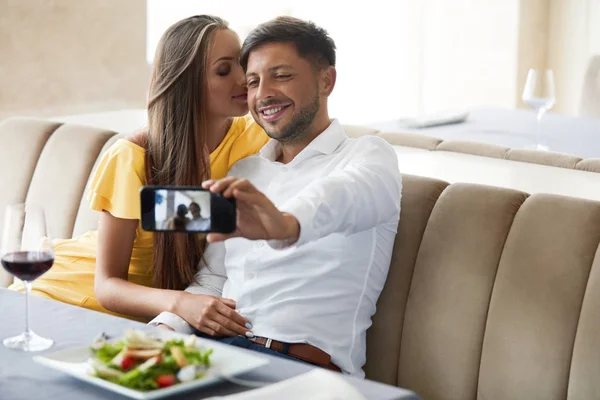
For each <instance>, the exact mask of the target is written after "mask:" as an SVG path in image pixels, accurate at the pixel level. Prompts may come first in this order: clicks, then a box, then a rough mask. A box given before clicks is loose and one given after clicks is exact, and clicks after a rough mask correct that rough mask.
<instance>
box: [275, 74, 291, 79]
mask: <svg viewBox="0 0 600 400" xmlns="http://www.w3.org/2000/svg"><path fill="white" fill-rule="evenodd" d="M289 77H291V75H277V79H288V78H289Z"/></svg>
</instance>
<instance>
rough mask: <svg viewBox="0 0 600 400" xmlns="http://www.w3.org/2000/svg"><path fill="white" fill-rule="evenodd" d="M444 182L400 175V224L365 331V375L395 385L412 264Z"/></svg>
mask: <svg viewBox="0 0 600 400" xmlns="http://www.w3.org/2000/svg"><path fill="white" fill-rule="evenodd" d="M446 186H448V184H447V183H446V182H442V181H438V180H434V179H428V178H421V177H415V176H411V175H403V176H402V201H401V207H400V208H401V209H400V223H399V225H398V234H397V235H396V241H395V243H394V253H393V255H392V261H391V264H390V271H389V273H388V277H387V281H386V284H385V286H384V288H383V291H382V293H381V296H380V297H379V301H378V302H377V313H376V314H375V315H374V317H373V325H372V326H371V328H369V330H368V331H367V363H366V365H365V368H364V370H365V373H366V376H367V378H369V379H374V380H377V381H379V382H384V383H387V384H390V385H397V384H398V360H399V352H400V340H401V336H402V324H403V321H404V310H405V307H406V299H407V298H408V290H409V288H410V281H411V279H412V274H413V267H414V265H415V259H416V258H417V252H418V250H419V246H420V244H421V239H422V237H423V232H424V231H425V226H426V225H427V221H428V220H429V216H430V214H431V210H432V209H433V207H434V205H435V203H436V201H437V199H438V198H439V196H440V194H441V193H442V192H443V190H444V189H445V188H446Z"/></svg>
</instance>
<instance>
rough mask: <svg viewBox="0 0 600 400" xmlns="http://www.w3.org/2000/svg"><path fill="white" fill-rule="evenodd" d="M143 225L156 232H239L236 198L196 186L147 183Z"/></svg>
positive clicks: (143, 207) (142, 197) (142, 193)
mask: <svg viewBox="0 0 600 400" xmlns="http://www.w3.org/2000/svg"><path fill="white" fill-rule="evenodd" d="M140 198H141V202H142V216H141V218H142V228H143V229H144V230H146V231H152V232H189V233H200V232H218V233H232V232H233V231H235V220H236V212H235V199H233V198H231V199H226V198H225V197H223V196H221V195H220V194H215V193H211V192H209V191H208V190H205V189H202V188H201V187H195V186H144V187H142V189H141V190H140Z"/></svg>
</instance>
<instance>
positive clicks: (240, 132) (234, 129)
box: [229, 114, 269, 148]
mask: <svg viewBox="0 0 600 400" xmlns="http://www.w3.org/2000/svg"><path fill="white" fill-rule="evenodd" d="M229 133H230V134H232V135H233V136H234V137H235V138H236V139H237V140H236V141H238V140H240V141H241V142H242V143H240V144H241V145H247V144H251V145H253V147H256V146H258V147H259V148H260V147H262V146H263V145H264V144H265V143H267V141H269V137H268V136H267V134H266V133H265V130H264V129H263V128H262V127H261V126H260V125H258V124H257V123H256V121H255V120H254V118H252V115H250V114H247V115H245V116H243V117H238V118H235V119H234V122H233V124H232V125H231V129H230V132H229Z"/></svg>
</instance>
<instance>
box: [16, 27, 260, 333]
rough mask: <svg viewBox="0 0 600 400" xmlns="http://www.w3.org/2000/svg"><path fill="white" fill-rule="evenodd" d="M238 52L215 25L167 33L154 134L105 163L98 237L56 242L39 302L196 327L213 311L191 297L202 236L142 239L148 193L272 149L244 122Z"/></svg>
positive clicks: (196, 180) (132, 140)
mask: <svg viewBox="0 0 600 400" xmlns="http://www.w3.org/2000/svg"><path fill="white" fill-rule="evenodd" d="M239 52H240V41H239V38H238V37H237V35H236V34H235V33H234V32H233V31H231V30H229V29H228V26H227V23H226V22H225V21H223V20H221V19H219V18H216V17H211V16H204V15H203V16H194V17H190V18H187V19H185V20H182V21H180V22H178V23H176V24H174V25H173V26H171V27H170V28H169V29H168V30H167V31H166V32H165V33H164V35H163V37H162V38H161V41H160V43H159V45H158V48H157V51H156V57H155V60H154V69H153V72H152V79H151V83H150V92H149V101H148V130H147V131H145V132H144V131H143V132H139V133H137V134H134V135H132V136H130V137H128V138H126V139H120V140H118V141H117V142H116V143H115V144H114V145H113V146H112V147H111V148H110V149H109V150H108V151H107V152H106V153H105V154H104V155H103V157H102V159H101V161H100V163H99V166H98V168H97V170H96V172H95V175H94V177H93V180H92V184H91V189H90V193H89V201H90V206H91V208H92V209H94V210H98V211H101V213H100V214H101V215H100V221H99V229H98V231H94V232H88V233H87V234H84V235H83V236H81V237H79V238H76V239H70V240H58V241H56V243H55V263H54V266H53V268H52V269H51V270H50V271H49V272H48V273H46V274H45V275H43V276H42V277H40V278H38V279H37V280H36V281H35V283H34V285H33V292H34V293H35V294H38V295H41V296H45V297H49V298H53V299H56V300H60V301H63V302H66V303H70V304H74V305H78V306H81V307H85V308H89V309H92V310H96V311H101V312H109V313H112V314H117V315H123V316H129V317H135V318H137V319H142V320H147V319H148V318H150V317H153V316H155V315H157V314H158V313H160V312H161V311H165V310H169V311H176V312H177V313H178V314H179V315H181V316H183V317H184V318H187V319H188V320H192V319H194V318H196V319H197V314H198V313H201V312H202V310H203V304H209V303H210V304H214V302H215V299H214V298H211V296H201V295H191V294H189V293H186V292H183V291H182V289H184V288H185V287H186V286H187V285H188V284H190V283H191V282H192V280H193V278H194V274H195V273H196V272H197V267H198V263H199V261H200V260H201V259H202V255H203V252H204V246H205V242H204V240H203V238H201V237H200V236H197V235H181V234H172V233H154V234H153V233H151V232H146V231H143V230H142V229H141V226H140V221H139V218H140V199H139V190H140V188H141V187H142V186H143V185H146V184H154V185H182V186H185V185H194V186H199V185H200V184H201V182H202V181H204V180H206V179H208V178H210V177H212V178H222V177H224V176H225V175H226V174H227V171H228V170H229V167H230V166H231V165H232V164H233V163H235V162H236V161H238V160H239V159H241V158H244V157H247V156H249V155H252V154H254V153H256V152H258V150H259V149H260V148H261V147H262V146H263V145H264V143H266V141H267V140H268V138H267V136H266V135H265V133H264V131H263V130H262V129H261V128H260V127H259V126H258V125H256V124H255V123H254V122H253V121H252V119H251V118H249V117H243V116H244V115H246V114H247V113H248V106H247V103H246V87H245V76H244V72H243V71H242V68H241V67H240V65H239V63H238V56H239ZM234 117H238V118H234ZM11 288H12V289H15V290H23V285H22V283H21V282H18V283H15V284H14V285H12V286H11ZM190 296H196V297H194V298H190ZM222 301H223V302H225V303H226V304H227V305H228V306H229V307H230V308H233V309H235V303H233V302H232V301H230V302H227V299H223V300H222ZM180 313H181V314H180ZM240 318H241V317H239V318H238V321H239V323H240V324H241V325H244V323H245V322H247V321H243V320H241V319H240ZM244 329H245V328H244ZM207 332H210V330H209V329H207Z"/></svg>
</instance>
